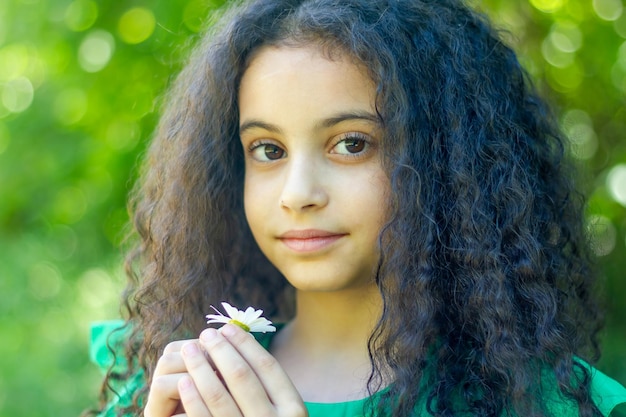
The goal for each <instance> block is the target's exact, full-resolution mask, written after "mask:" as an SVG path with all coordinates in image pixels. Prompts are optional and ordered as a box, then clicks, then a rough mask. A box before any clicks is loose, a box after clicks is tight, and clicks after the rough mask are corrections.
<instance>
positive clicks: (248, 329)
mask: <svg viewBox="0 0 626 417" xmlns="http://www.w3.org/2000/svg"><path fill="white" fill-rule="evenodd" d="M228 322H229V323H230V324H234V325H235V326H239V327H241V328H242V329H244V330H245V331H246V332H248V333H250V327H248V325H247V324H245V323H242V322H240V321H237V320H235V319H230V320H229V321H228Z"/></svg>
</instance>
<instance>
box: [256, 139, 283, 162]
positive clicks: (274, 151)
mask: <svg viewBox="0 0 626 417" xmlns="http://www.w3.org/2000/svg"><path fill="white" fill-rule="evenodd" d="M250 153H251V155H252V158H254V159H256V160H257V161H260V162H269V161H275V160H278V159H282V158H284V157H285V154H286V152H285V150H284V149H282V148H281V147H280V146H278V145H274V144H272V143H260V144H258V145H256V146H254V147H253V148H252V149H250Z"/></svg>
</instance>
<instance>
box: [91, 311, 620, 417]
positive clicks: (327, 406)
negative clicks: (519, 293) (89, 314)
mask: <svg viewBox="0 0 626 417" xmlns="http://www.w3.org/2000/svg"><path fill="white" fill-rule="evenodd" d="M122 325H123V322H122V321H119V320H117V321H106V322H101V323H96V324H94V325H93V326H92V330H91V349H90V357H91V360H92V361H93V362H94V363H95V364H97V365H98V367H99V368H100V369H101V370H102V371H103V372H106V371H107V370H108V368H109V367H110V366H111V364H112V363H113V360H114V359H113V355H112V354H111V352H110V351H109V349H108V348H107V339H108V338H109V335H112V336H111V338H110V340H109V343H110V344H111V345H112V346H114V347H115V346H117V347H120V346H121V343H120V342H121V338H122V337H123V332H115V333H111V332H113V330H115V329H118V328H119V327H121V326H122ZM272 335H273V334H266V335H260V336H261V337H260V338H259V342H260V343H261V344H262V345H263V346H264V347H265V348H268V347H269V344H270V342H271V338H272ZM120 357H121V351H120V355H117V359H116V360H115V362H116V363H115V370H116V371H119V372H123V371H124V370H125V369H126V363H125V361H124V360H123V358H120ZM585 365H586V366H588V368H589V369H590V370H591V375H592V383H591V388H592V397H593V400H594V402H595V404H596V405H597V407H598V408H599V409H600V411H601V412H602V414H603V415H604V416H608V415H609V414H610V413H611V411H612V410H613V408H615V406H616V405H618V404H624V403H626V388H624V387H623V386H622V385H620V384H619V383H618V382H617V381H615V380H613V379H611V378H609V377H608V376H606V375H605V374H603V373H602V372H600V371H598V370H597V369H595V368H593V367H592V366H590V365H587V364H585ZM144 384H145V381H144V377H143V374H142V373H141V372H139V373H137V374H135V375H134V376H133V377H131V378H130V379H128V380H126V381H124V382H123V383H117V384H116V385H114V386H113V387H112V388H113V389H114V390H115V392H116V393H117V394H112V395H113V399H112V400H111V401H110V402H109V403H108V404H107V407H106V408H105V409H104V410H103V411H102V412H101V413H100V414H99V417H114V416H115V415H116V413H115V411H116V410H117V409H118V408H119V407H123V406H127V405H129V404H130V403H131V399H132V396H133V394H134V393H135V392H136V391H137V390H138V389H140V388H141V387H143V386H144ZM366 401H367V399H362V400H356V401H347V402H341V403H311V402H305V406H306V408H307V410H308V412H309V417H364V414H363V410H364V406H365V403H366ZM548 406H549V407H550V409H551V410H553V411H554V415H557V416H566V417H568V416H572V417H573V416H578V409H577V406H576V405H575V404H572V403H571V402H568V401H567V400H565V399H564V398H563V397H561V396H560V394H559V393H558V392H556V389H555V391H554V395H553V398H551V399H550V401H549V404H548ZM422 408H423V407H422ZM418 409H419V408H418ZM420 415H424V416H428V415H429V414H428V413H426V411H425V409H424V410H423V413H420Z"/></svg>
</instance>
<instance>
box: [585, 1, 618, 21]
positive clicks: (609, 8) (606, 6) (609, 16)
mask: <svg viewBox="0 0 626 417" xmlns="http://www.w3.org/2000/svg"><path fill="white" fill-rule="evenodd" d="M592 4H593V10H594V11H595V12H596V14H597V15H598V17H599V18H600V19H604V20H609V21H612V20H617V19H619V18H620V16H621V15H622V11H623V9H624V6H623V5H622V0H593V1H592Z"/></svg>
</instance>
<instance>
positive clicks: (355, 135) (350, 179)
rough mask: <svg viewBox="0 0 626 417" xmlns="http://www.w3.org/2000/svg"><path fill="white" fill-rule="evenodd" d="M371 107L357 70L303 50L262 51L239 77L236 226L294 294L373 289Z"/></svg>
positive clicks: (376, 193) (377, 202)
mask: <svg viewBox="0 0 626 417" xmlns="http://www.w3.org/2000/svg"><path fill="white" fill-rule="evenodd" d="M374 99H375V88H374V84H373V82H372V80H371V79H370V78H369V77H368V76H367V75H366V73H365V72H364V71H363V69H362V68H360V67H358V66H357V65H355V64H354V63H352V62H351V61H350V60H349V59H348V58H346V57H340V59H335V60H332V61H331V60H329V59H327V58H326V57H324V56H323V55H322V54H321V52H320V51H319V50H318V49H317V48H315V47H312V46H311V47H301V48H289V47H265V48H263V49H261V51H259V53H258V54H257V55H256V57H255V58H254V59H253V60H252V62H251V64H250V66H249V67H248V69H247V70H246V72H245V73H244V76H243V79H242V81H241V86H240V90H239V113H240V136H241V143H242V145H243V151H244V153H245V161H246V174H245V187H244V201H245V211H246V217H247V220H248V223H249V225H250V228H251V230H252V233H253V235H254V237H255V239H256V241H257V243H258V245H259V247H260V248H261V250H262V251H263V253H265V255H266V256H267V257H268V259H269V260H270V261H271V262H272V263H273V264H274V265H275V266H276V267H277V268H278V269H279V270H280V271H281V272H282V273H283V275H284V276H285V277H286V278H287V279H288V280H289V282H290V283H291V284H292V285H293V286H294V287H296V288H297V289H300V290H303V291H337V290H341V289H347V288H354V287H356V286H362V285H371V284H373V280H372V278H373V272H374V268H375V267H376V265H377V262H378V257H379V251H378V245H377V242H378V235H379V232H380V228H381V225H382V224H383V222H384V219H385V212H386V206H387V201H386V196H387V191H388V180H387V177H386V175H385V173H384V172H383V170H382V167H381V161H380V159H381V158H380V151H379V148H380V132H379V125H378V122H377V117H376V112H375V109H374Z"/></svg>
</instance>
